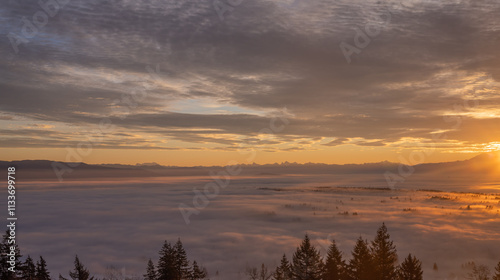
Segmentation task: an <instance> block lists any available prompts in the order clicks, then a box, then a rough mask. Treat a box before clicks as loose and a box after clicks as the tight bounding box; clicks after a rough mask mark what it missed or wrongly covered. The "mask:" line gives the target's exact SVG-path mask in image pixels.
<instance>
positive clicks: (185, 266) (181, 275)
mask: <svg viewBox="0 0 500 280" xmlns="http://www.w3.org/2000/svg"><path fill="white" fill-rule="evenodd" d="M174 251H175V270H176V274H177V275H176V277H175V279H176V280H183V279H186V278H187V277H188V276H189V271H190V268H189V261H188V258H187V254H186V250H184V247H183V246H182V242H181V239H180V238H179V239H178V240H177V242H176V243H175V246H174Z"/></svg>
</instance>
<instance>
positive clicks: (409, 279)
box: [397, 254, 423, 280]
mask: <svg viewBox="0 0 500 280" xmlns="http://www.w3.org/2000/svg"><path fill="white" fill-rule="evenodd" d="M397 274H398V278H397V279H399V280H422V279H423V278H422V274H423V271H422V262H421V261H419V260H418V259H417V258H415V257H414V256H412V255H411V254H409V255H408V257H406V259H405V260H404V261H403V262H402V263H401V265H400V266H399V268H398V272H397Z"/></svg>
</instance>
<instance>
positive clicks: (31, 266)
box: [21, 255, 36, 280]
mask: <svg viewBox="0 0 500 280" xmlns="http://www.w3.org/2000/svg"><path fill="white" fill-rule="evenodd" d="M21 278H22V279H24V280H34V279H36V267H35V263H34V262H33V259H32V258H31V257H30V256H29V255H28V257H27V258H26V260H25V261H24V264H23V266H22V269H21Z"/></svg>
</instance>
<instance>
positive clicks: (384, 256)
mask: <svg viewBox="0 0 500 280" xmlns="http://www.w3.org/2000/svg"><path fill="white" fill-rule="evenodd" d="M390 238H391V236H390V235H389V234H388V233H387V227H386V226H385V223H383V224H382V226H381V227H380V228H379V229H378V230H377V236H375V240H373V241H372V246H371V251H372V256H373V260H374V264H375V275H374V277H373V279H374V280H393V279H395V278H396V263H397V261H398V255H397V253H396V246H394V244H393V242H392V241H391V240H390Z"/></svg>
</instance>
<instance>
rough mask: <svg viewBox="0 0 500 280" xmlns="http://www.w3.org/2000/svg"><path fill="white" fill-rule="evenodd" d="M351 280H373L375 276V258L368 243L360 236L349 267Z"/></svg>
mask: <svg viewBox="0 0 500 280" xmlns="http://www.w3.org/2000/svg"><path fill="white" fill-rule="evenodd" d="M348 275H349V279H351V280H372V279H373V275H374V265H373V258H372V255H371V253H370V249H369V248H368V241H365V240H363V238H362V237H361V236H360V237H359V238H358V240H357V241H356V245H355V246H354V249H353V251H352V259H351V261H350V262H349V265H348Z"/></svg>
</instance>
